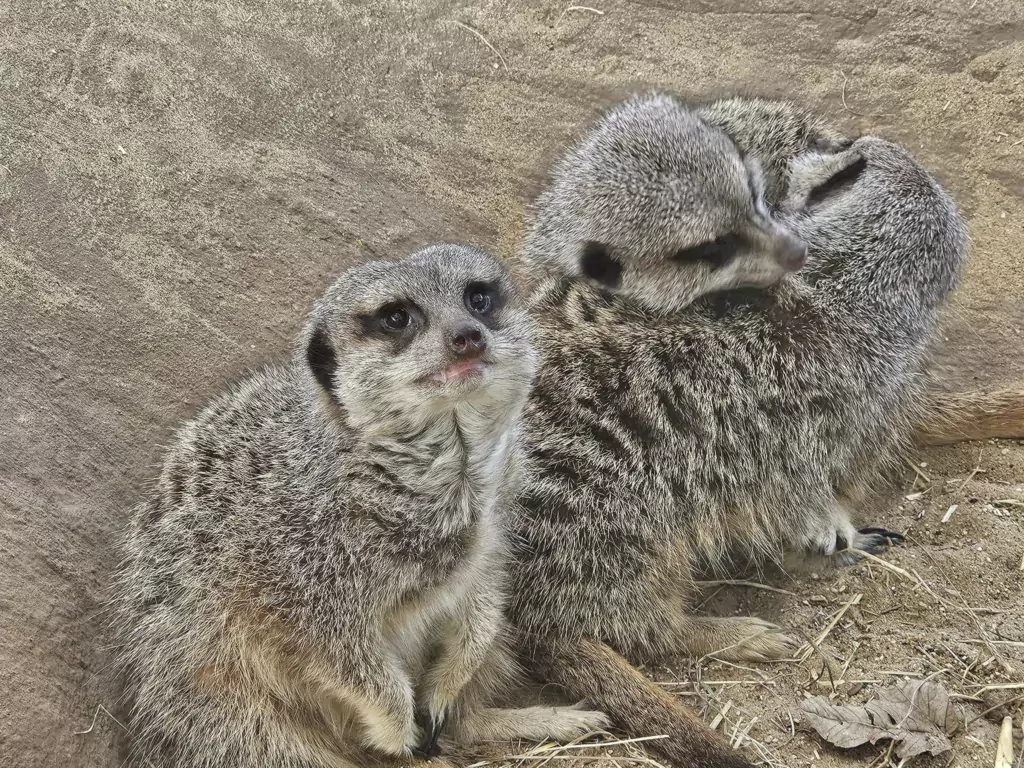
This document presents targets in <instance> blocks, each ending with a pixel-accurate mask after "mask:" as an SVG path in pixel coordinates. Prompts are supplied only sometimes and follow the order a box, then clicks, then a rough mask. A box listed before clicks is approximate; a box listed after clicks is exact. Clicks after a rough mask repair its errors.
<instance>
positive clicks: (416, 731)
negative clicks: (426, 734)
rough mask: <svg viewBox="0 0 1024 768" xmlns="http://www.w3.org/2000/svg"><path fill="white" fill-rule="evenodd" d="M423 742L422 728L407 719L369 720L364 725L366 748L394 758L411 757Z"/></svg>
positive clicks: (410, 719)
mask: <svg viewBox="0 0 1024 768" xmlns="http://www.w3.org/2000/svg"><path fill="white" fill-rule="evenodd" d="M422 742H423V728H421V727H420V726H419V725H418V724H417V723H416V722H415V720H413V719H412V718H409V720H408V722H403V721H402V720H401V719H400V718H396V717H386V718H371V719H370V720H369V721H368V722H367V724H366V737H365V738H364V743H365V744H366V746H367V747H370V748H371V749H375V750H377V751H378V752H383V753H384V754H386V755H392V756H394V757H404V758H409V757H413V756H414V755H415V754H416V753H417V751H418V750H419V749H420V744H422Z"/></svg>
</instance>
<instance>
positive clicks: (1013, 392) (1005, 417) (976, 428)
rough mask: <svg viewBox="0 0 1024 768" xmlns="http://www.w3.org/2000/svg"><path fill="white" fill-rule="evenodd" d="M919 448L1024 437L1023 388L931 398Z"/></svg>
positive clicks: (932, 396) (918, 440)
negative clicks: (922, 446) (921, 446)
mask: <svg viewBox="0 0 1024 768" xmlns="http://www.w3.org/2000/svg"><path fill="white" fill-rule="evenodd" d="M929 400H930V402H929V403H928V407H927V411H926V412H925V416H924V419H923V420H922V423H921V424H920V425H918V431H917V443H918V445H949V444H951V443H961V442H966V441H968V440H989V439H991V438H1007V439H1021V438H1024V388H1022V387H1017V388H1011V389H1000V390H996V391H995V392H954V393H951V394H939V393H934V394H932V395H930V398H929Z"/></svg>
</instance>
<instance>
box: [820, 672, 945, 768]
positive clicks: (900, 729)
mask: <svg viewBox="0 0 1024 768" xmlns="http://www.w3.org/2000/svg"><path fill="white" fill-rule="evenodd" d="M802 708H803V718H802V722H803V724H805V725H808V726H810V727H811V728H813V729H814V730H816V731H817V732H818V733H819V734H820V735H821V737H822V738H823V739H825V740H826V741H828V742H830V743H832V744H835V745H836V746H837V747H841V748H843V749H850V748H851V747H859V746H860V745H861V744H865V743H868V742H870V743H871V744H875V743H876V742H878V741H879V740H881V739H892V740H893V741H895V742H896V754H897V755H898V756H899V757H900V758H901V759H902V758H905V757H913V756H914V755H920V754H921V753H923V752H928V753H930V754H933V755H938V754H940V753H942V752H945V751H947V750H950V749H952V748H953V745H952V744H951V743H950V741H949V738H947V737H948V735H950V734H953V733H955V732H956V730H957V728H959V727H960V725H961V720H960V713H959V712H958V711H957V710H956V707H954V706H953V705H952V704H951V702H950V699H949V694H948V693H946V689H945V688H943V687H942V685H940V684H939V683H936V682H933V681H930V680H924V681H922V680H911V681H907V682H900V683H897V684H896V685H894V686H893V687H891V688H886V689H885V690H884V691H882V692H881V693H880V694H879V697H878V698H877V699H872V700H871V701H869V702H868V703H867V704H865V705H864V706H836V705H832V704H830V703H829V700H828V698H827V697H825V696H815V697H814V698H813V699H807V700H806V701H804V703H803V707H802Z"/></svg>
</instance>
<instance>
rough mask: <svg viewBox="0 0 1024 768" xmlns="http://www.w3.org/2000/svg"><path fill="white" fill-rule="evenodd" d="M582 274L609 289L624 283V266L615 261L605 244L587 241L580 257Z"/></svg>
mask: <svg viewBox="0 0 1024 768" xmlns="http://www.w3.org/2000/svg"><path fill="white" fill-rule="evenodd" d="M580 272H582V273H583V275H584V276H585V277H589V278H590V279H591V280H593V281H595V282H597V283H600V284H601V285H603V286H606V287H608V288H618V287H619V285H620V284H621V283H622V264H621V263H619V262H618V261H616V260H615V257H614V256H612V255H611V253H610V252H609V250H608V246H606V245H605V244H604V243H598V242H595V241H594V240H587V241H586V242H585V243H584V244H583V253H582V254H581V255H580Z"/></svg>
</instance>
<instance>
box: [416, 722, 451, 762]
mask: <svg viewBox="0 0 1024 768" xmlns="http://www.w3.org/2000/svg"><path fill="white" fill-rule="evenodd" d="M444 723H445V713H444V712H443V711H442V712H438V713H431V714H428V715H424V716H423V718H422V722H421V725H422V727H423V739H422V740H421V741H420V744H419V746H418V747H415V748H414V749H413V754H414V755H415V756H416V757H418V758H421V759H424V760H429V759H430V758H432V757H437V756H438V755H440V754H441V746H440V744H439V743H438V739H439V738H440V736H441V730H442V729H443V728H444Z"/></svg>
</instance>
